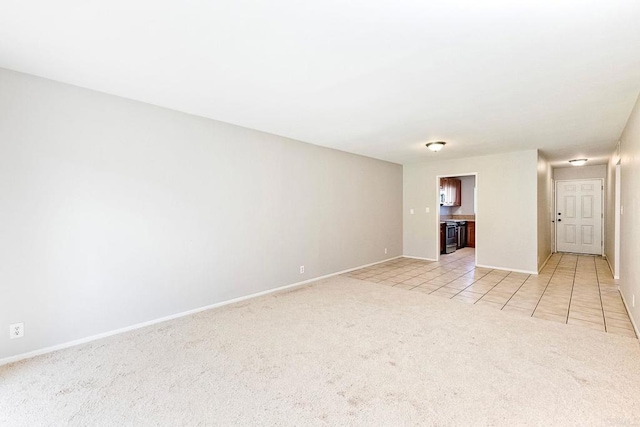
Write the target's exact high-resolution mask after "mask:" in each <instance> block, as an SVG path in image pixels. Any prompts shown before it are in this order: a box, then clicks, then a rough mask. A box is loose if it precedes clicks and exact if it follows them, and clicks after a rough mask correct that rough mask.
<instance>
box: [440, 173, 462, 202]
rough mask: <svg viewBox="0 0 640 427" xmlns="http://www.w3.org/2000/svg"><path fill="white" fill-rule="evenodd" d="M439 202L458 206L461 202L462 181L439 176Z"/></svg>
mask: <svg viewBox="0 0 640 427" xmlns="http://www.w3.org/2000/svg"><path fill="white" fill-rule="evenodd" d="M440 204H441V205H442V206H460V205H461V204H462V181H461V180H459V179H457V178H440Z"/></svg>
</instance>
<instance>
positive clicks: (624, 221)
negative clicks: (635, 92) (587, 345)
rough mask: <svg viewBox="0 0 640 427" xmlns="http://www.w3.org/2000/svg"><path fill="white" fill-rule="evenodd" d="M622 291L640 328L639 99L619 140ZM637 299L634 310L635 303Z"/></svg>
mask: <svg viewBox="0 0 640 427" xmlns="http://www.w3.org/2000/svg"><path fill="white" fill-rule="evenodd" d="M620 147H621V150H620V162H621V163H620V164H621V180H620V182H621V189H620V190H621V191H620V195H621V202H622V208H623V214H622V215H621V218H620V219H621V223H620V230H621V236H620V282H619V283H620V291H621V292H622V294H623V295H624V297H625V300H626V302H627V305H628V308H629V310H630V313H629V314H630V315H631V317H632V319H633V320H634V322H635V324H636V326H640V262H638V260H640V191H639V190H638V189H640V98H639V99H638V101H637V102H636V105H635V107H634V109H633V112H632V113H631V116H630V117H629V121H628V122H627V125H626V126H625V128H624V131H623V132H622V136H621V137H620ZM634 297H635V306H633V305H632V302H633V300H634Z"/></svg>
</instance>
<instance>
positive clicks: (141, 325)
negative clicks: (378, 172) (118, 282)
mask: <svg viewBox="0 0 640 427" xmlns="http://www.w3.org/2000/svg"><path fill="white" fill-rule="evenodd" d="M397 258H402V255H399V256H396V257H392V258H387V259H384V260H382V261H376V262H372V263H370V264H364V265H360V266H358V267H353V268H349V269H346V270H342V271H338V272H335V273H331V274H325V275H324V276H319V277H314V278H312V279H307V280H303V281H302V282H296V283H292V284H290V285H285V286H280V287H278V288H273V289H268V290H266V291H261V292H257V293H255V294H250V295H245V296H242V297H238V298H233V299H230V300H227V301H222V302H217V303H214V304H209V305H205V306H203V307H198V308H194V309H193V310H187V311H183V312H181V313H176V314H171V315H169V316H164V317H160V318H158V319H153V320H149V321H147V322H142V323H136V324H135V325H131V326H125V327H124V328H120V329H115V330H113V331H108V332H103V333H101V334H97V335H91V336H89V337H85V338H80V339H77V340H73V341H68V342H66V343H62V344H58V345H54V346H50V347H45V348H41V349H38V350H34V351H30V352H27V353H22V354H17V355H15V356H9V357H5V358H3V359H0V366H2V365H7V364H9V363H14V362H18V361H20V360H24V359H30V358H32V357H35V356H40V355H42V354H47V353H51V352H54V351H57V350H62V349H65V348H69V347H74V346H76V345H80V344H86V343H88V342H91V341H95V340H99V339H101V338H107V337H110V336H112V335H117V334H122V333H124V332H129V331H133V330H135V329H140V328H144V327H147V326H151V325H155V324H157V323H162V322H166V321H167V320H172V319H177V318H178V317H184V316H189V315H191V314H195V313H199V312H201V311H205V310H211V309H213V308H217V307H222V306H224V305H229V304H233V303H236V302H240V301H244V300H247V299H251V298H256V297H259V296H262V295H267V294H271V293H274V292H279V291H283V290H285V289H289V288H294V287H296V286H302V285H305V284H307V283H311V282H316V281H318V280H322V279H326V278H328V277H333V276H338V275H340V274H344V273H348V272H350V271H354V270H358V269H361V268H365V267H370V266H372V265H376V264H381V263H383V262H387V261H391V260H394V259H397Z"/></svg>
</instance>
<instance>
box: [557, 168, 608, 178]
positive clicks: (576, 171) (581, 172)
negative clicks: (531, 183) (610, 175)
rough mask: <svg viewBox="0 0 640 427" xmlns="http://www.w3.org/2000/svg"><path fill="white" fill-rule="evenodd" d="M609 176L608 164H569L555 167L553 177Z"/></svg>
mask: <svg viewBox="0 0 640 427" xmlns="http://www.w3.org/2000/svg"><path fill="white" fill-rule="evenodd" d="M591 178H602V179H606V178H607V165H595V166H568V167H563V168H554V169H553V179H555V180H556V181H558V180H562V179H591Z"/></svg>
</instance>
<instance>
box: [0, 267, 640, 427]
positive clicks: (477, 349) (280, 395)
mask: <svg viewBox="0 0 640 427" xmlns="http://www.w3.org/2000/svg"><path fill="white" fill-rule="evenodd" d="M639 423H640V346H639V344H638V341H637V340H635V339H632V338H626V337H622V336H617V335H613V334H606V333H603V332H599V331H593V330H590V329H586V328H583V327H580V326H572V325H565V324H559V323H553V322H548V321H546V320H540V319H535V318H531V317H523V316H518V315H514V314H511V313H505V312H500V311H497V310H492V309H490V308H486V307H479V306H474V305H469V304H464V303H461V302H457V301H452V300H447V299H442V298H438V297H434V296H431V295H426V294H421V293H418V292H407V291H405V290H403V289H396V288H392V287H388V286H384V285H380V284H376V283H370V282H366V281H360V280H355V279H351V278H348V277H344V276H339V277H333V278H330V279H327V280H322V281H319V282H316V283H313V284H311V285H307V286H304V287H300V288H295V289H293V290H290V291H285V292H281V293H276V294H271V295H267V296H263V297H260V298H256V299H252V300H248V301H244V302H242V303H237V304H233V305H229V306H225V307H223V308H219V309H214V310H209V311H206V312H201V313H199V314H195V315H192V316H188V317H184V318H180V319H176V320H172V321H169V322H165V323H162V324H158V325H155V326H151V327H148V328H144V329H139V330H136V331H133V332H129V333H126V334H121V335H118V336H113V337H110V338H106V339H102V340H99V341H95V342H93V343H90V344H86V345H82V346H78V347H74V348H70V349H66V350H62V351H58V352H55V353H51V354H48V355H45V356H40V357H36V358H33V359H30V360H25V361H22V362H18V363H15V364H12V365H7V366H4V367H0V425H3V426H5V425H7V426H38V425H81V426H85V425H118V426H120V425H136V426H140V425H233V424H235V425H297V426H299V425H363V426H364V425H367V426H368V425H389V426H391V425H393V426H397V425H514V424H517V425H541V424H542V425H636V424H639Z"/></svg>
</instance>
